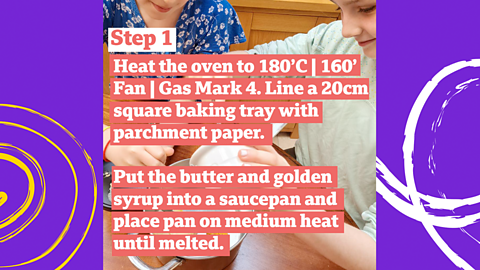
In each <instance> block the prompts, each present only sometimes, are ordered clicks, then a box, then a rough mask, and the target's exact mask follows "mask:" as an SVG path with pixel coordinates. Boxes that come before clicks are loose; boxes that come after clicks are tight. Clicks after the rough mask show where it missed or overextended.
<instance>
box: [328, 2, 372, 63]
mask: <svg viewBox="0 0 480 270" xmlns="http://www.w3.org/2000/svg"><path fill="white" fill-rule="evenodd" d="M332 2H334V3H336V4H337V5H338V6H339V8H340V9H341V10H342V24H343V31H342V35H343V36H344V37H345V38H350V37H353V38H355V39H356V40H357V42H358V45H360V46H361V47H362V49H363V52H364V53H365V55H366V56H367V57H370V58H374V59H375V58H376V57H377V39H376V38H377V24H376V13H377V12H376V11H377V9H376V8H377V1H376V0H332Z"/></svg>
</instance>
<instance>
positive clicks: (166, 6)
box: [137, 0, 188, 20]
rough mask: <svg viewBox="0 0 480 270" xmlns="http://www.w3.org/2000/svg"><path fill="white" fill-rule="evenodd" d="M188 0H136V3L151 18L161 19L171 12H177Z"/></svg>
mask: <svg viewBox="0 0 480 270" xmlns="http://www.w3.org/2000/svg"><path fill="white" fill-rule="evenodd" d="M187 1H188V0H137V5H138V6H139V7H141V9H143V10H145V12H147V13H148V16H149V17H150V18H152V19H157V20H163V19H165V18H167V17H168V16H169V15H171V14H177V12H175V11H178V10H181V9H183V7H184V6H185V4H186V3H187Z"/></svg>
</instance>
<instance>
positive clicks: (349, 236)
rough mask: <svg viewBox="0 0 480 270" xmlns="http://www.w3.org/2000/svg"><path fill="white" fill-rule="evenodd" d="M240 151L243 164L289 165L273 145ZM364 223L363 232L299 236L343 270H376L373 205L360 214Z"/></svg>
mask: <svg viewBox="0 0 480 270" xmlns="http://www.w3.org/2000/svg"><path fill="white" fill-rule="evenodd" d="M254 148H255V149H248V150H241V151H239V153H238V157H239V158H240V160H242V161H243V162H245V164H253V165H269V166H289V164H288V162H287V161H286V160H285V159H284V158H283V157H282V156H280V155H279V154H278V153H277V152H276V151H275V149H274V148H273V147H272V146H254ZM362 218H363V219H364V220H365V221H366V222H367V224H366V225H365V227H364V228H363V231H361V230H359V229H356V228H354V227H352V226H350V225H348V224H345V230H344V233H343V234H328V233H325V234H321V233H298V234H296V235H297V236H298V237H299V238H300V239H302V240H303V241H305V242H306V243H307V244H309V245H310V246H311V247H313V248H314V249H315V250H316V251H318V252H319V253H321V254H322V255H324V256H325V257H327V258H328V259H330V260H331V261H333V262H335V263H336V264H338V265H340V266H342V267H344V268H345V269H349V270H350V269H361V270H363V269H375V267H376V265H375V260H376V244H375V240H374V239H375V238H376V204H374V205H372V206H371V207H370V209H369V210H368V211H365V212H364V213H363V214H362Z"/></svg>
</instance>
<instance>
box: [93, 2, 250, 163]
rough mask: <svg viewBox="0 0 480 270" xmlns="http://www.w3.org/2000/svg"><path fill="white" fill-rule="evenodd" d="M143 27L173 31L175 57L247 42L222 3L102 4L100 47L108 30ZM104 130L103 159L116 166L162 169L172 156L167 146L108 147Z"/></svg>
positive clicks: (228, 7) (224, 49)
mask: <svg viewBox="0 0 480 270" xmlns="http://www.w3.org/2000/svg"><path fill="white" fill-rule="evenodd" d="M145 27H149V28H173V27H175V28H176V29H177V51H176V52H175V53H176V54H222V53H226V52H228V51H229V47H230V45H231V44H238V43H243V42H245V41H246V40H247V39H246V38H245V34H244V32H243V29H242V26H241V25H240V21H239V19H238V17H237V13H236V12H235V10H233V8H232V6H231V5H230V4H229V3H228V2H227V1H226V0H136V1H135V0H103V42H104V43H106V42H108V28H145ZM116 54H126V53H116ZM127 54H132V53H127ZM133 54H137V53H133ZM140 54H173V53H171V52H156V53H140ZM107 129H108V127H106V126H104V132H103V149H104V158H105V160H110V161H112V162H113V163H114V164H115V165H117V166H162V165H164V164H165V161H166V158H167V156H171V155H172V154H173V152H174V150H173V146H171V145H163V146H162V145H146V146H144V145H131V146H130V145H115V146H109V143H108V142H109V141H110V132H109V131H108V130H107Z"/></svg>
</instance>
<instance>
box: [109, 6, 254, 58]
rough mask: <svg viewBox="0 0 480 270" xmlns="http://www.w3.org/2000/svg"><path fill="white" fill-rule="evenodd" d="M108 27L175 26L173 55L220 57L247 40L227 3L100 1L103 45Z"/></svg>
mask: <svg viewBox="0 0 480 270" xmlns="http://www.w3.org/2000/svg"><path fill="white" fill-rule="evenodd" d="M110 27H111V28H122V27H128V28H144V27H171V28H173V27H175V28H176V29H177V51H176V54H221V53H225V52H228V51H229V47H230V45H231V44H238V43H243V42H245V41H246V40H247V39H246V38H245V33H244V32H243V29H242V26H241V24H240V21H239V19H238V16H237V13H236V12H235V10H234V9H233V7H232V6H231V5H230V4H229V3H228V2H227V1H226V0H151V1H149V0H137V1H135V0H103V42H107V41H108V40H107V39H108V28H110ZM158 54H173V53H162V52H158Z"/></svg>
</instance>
